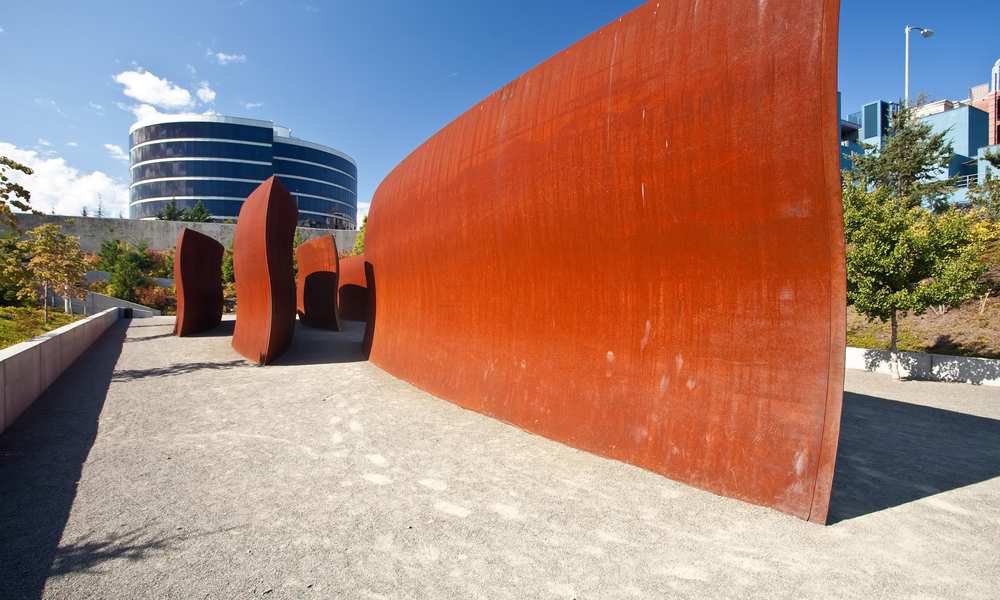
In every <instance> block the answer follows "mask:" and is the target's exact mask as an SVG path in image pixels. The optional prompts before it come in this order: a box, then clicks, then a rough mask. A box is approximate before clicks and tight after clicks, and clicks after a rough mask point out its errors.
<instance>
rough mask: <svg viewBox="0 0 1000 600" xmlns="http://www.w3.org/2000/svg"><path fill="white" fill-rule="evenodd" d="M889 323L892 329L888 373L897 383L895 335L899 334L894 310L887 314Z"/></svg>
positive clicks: (897, 359) (897, 369)
mask: <svg viewBox="0 0 1000 600" xmlns="http://www.w3.org/2000/svg"><path fill="white" fill-rule="evenodd" d="M889 323H890V326H891V328H892V335H891V337H890V338H889V371H890V372H891V373H892V378H893V379H895V380H896V381H899V352H897V351H896V334H897V333H898V332H899V323H897V322H896V309H895V308H894V309H892V312H891V313H889Z"/></svg>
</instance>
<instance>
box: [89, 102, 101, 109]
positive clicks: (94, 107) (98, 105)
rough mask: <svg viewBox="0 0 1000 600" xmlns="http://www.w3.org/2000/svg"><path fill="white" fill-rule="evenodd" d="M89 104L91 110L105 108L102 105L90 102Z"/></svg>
mask: <svg viewBox="0 0 1000 600" xmlns="http://www.w3.org/2000/svg"><path fill="white" fill-rule="evenodd" d="M89 104H90V108H93V109H95V110H104V107H103V106H101V105H100V104H94V103H93V102H89Z"/></svg>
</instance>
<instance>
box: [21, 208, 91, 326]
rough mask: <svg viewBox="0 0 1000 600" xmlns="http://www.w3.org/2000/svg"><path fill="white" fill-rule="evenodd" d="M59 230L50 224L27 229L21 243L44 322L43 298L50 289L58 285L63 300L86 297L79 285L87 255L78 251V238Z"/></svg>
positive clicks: (46, 319)
mask: <svg viewBox="0 0 1000 600" xmlns="http://www.w3.org/2000/svg"><path fill="white" fill-rule="evenodd" d="M59 229H61V227H60V226H59V225H55V224H53V223H46V224H44V225H39V226H38V227H36V228H34V229H32V230H31V231H29V232H28V234H27V240H25V241H24V242H22V244H23V245H22V248H23V250H24V251H25V252H26V253H27V254H29V255H30V256H31V260H29V261H28V267H29V268H30V269H31V274H32V277H33V278H34V280H35V281H36V282H37V283H38V285H41V286H42V296H41V297H42V301H43V304H45V322H46V323H48V322H49V311H48V304H47V303H46V302H45V299H46V296H47V294H48V290H49V289H50V288H52V289H59V288H60V287H61V288H62V293H63V296H64V297H65V298H67V301H68V299H69V298H86V296H87V290H86V289H84V288H83V287H82V286H81V285H80V283H81V281H82V280H83V276H84V273H85V272H86V270H87V255H86V254H84V253H83V251H82V250H80V238H78V237H75V236H71V235H64V234H62V233H60V231H59Z"/></svg>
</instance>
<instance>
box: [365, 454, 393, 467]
mask: <svg viewBox="0 0 1000 600" xmlns="http://www.w3.org/2000/svg"><path fill="white" fill-rule="evenodd" d="M365 458H367V459H368V460H370V461H372V464H376V465H378V466H380V467H384V466H385V465H387V464H389V461H387V460H386V459H385V457H384V456H382V455H381V454H369V455H368V456H366V457H365Z"/></svg>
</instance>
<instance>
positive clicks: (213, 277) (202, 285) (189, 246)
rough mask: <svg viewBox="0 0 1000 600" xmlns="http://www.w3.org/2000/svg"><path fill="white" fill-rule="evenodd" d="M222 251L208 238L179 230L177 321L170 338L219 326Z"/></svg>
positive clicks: (176, 279)
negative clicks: (172, 335)
mask: <svg viewBox="0 0 1000 600" xmlns="http://www.w3.org/2000/svg"><path fill="white" fill-rule="evenodd" d="M224 253H225V248H224V247H223V246H222V244H220V243H219V242H217V241H216V240H214V239H212V238H210V237H209V236H207V235H205V234H203V233H199V232H197V231H194V230H193V229H188V228H187V227H185V228H183V229H181V233H180V235H178V236H177V246H176V249H175V250H174V281H175V282H176V285H177V318H176V320H175V321H174V335H177V336H178V337H184V336H188V335H194V334H196V333H202V332H204V331H209V330H211V329H215V328H216V327H218V326H219V325H220V324H221V323H222V311H223V305H222V302H223V300H222V257H223V254H224Z"/></svg>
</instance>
